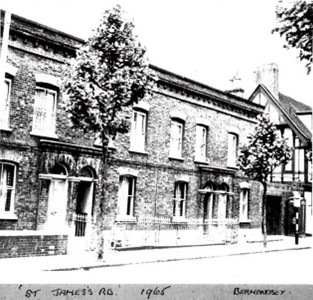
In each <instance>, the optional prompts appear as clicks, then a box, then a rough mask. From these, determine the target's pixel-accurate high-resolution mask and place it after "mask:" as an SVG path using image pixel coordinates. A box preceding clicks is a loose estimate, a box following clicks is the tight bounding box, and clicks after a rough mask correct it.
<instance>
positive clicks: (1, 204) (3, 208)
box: [0, 162, 16, 215]
mask: <svg viewBox="0 0 313 300" xmlns="http://www.w3.org/2000/svg"><path fill="white" fill-rule="evenodd" d="M15 168H16V167H15V165H14V164H10V163H2V162H0V214H2V215H3V214H4V213H9V212H11V213H13V212H14V205H13V201H14V187H15V173H16V171H15Z"/></svg>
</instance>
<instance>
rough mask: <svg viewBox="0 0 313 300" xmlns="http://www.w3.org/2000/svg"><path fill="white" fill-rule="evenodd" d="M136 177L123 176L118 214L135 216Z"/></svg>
mask: <svg viewBox="0 0 313 300" xmlns="http://www.w3.org/2000/svg"><path fill="white" fill-rule="evenodd" d="M135 192H136V177H130V176H123V177H121V180H120V189H119V207H118V216H119V217H122V218H125V217H126V218H129V217H130V218H132V217H134V202H135Z"/></svg>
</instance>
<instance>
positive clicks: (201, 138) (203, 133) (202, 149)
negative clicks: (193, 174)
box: [195, 125, 207, 161]
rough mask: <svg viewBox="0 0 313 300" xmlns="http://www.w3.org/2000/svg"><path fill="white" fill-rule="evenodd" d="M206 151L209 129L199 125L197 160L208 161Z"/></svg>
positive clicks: (197, 130)
mask: <svg viewBox="0 0 313 300" xmlns="http://www.w3.org/2000/svg"><path fill="white" fill-rule="evenodd" d="M206 149H207V128H206V127H205V126H203V125H197V126H196V151H195V160H197V161H206Z"/></svg>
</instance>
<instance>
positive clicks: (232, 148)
mask: <svg viewBox="0 0 313 300" xmlns="http://www.w3.org/2000/svg"><path fill="white" fill-rule="evenodd" d="M237 144H238V137H237V135H236V134H235V133H228V160H227V165H228V166H229V167H236V160H237Z"/></svg>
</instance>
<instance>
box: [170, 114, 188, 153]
mask: <svg viewBox="0 0 313 300" xmlns="http://www.w3.org/2000/svg"><path fill="white" fill-rule="evenodd" d="M184 125H185V124H184V122H183V121H182V120H180V119H171V140H170V152H169V156H170V157H171V158H178V159H182V151H183V136H184ZM176 129H178V132H176Z"/></svg>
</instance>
